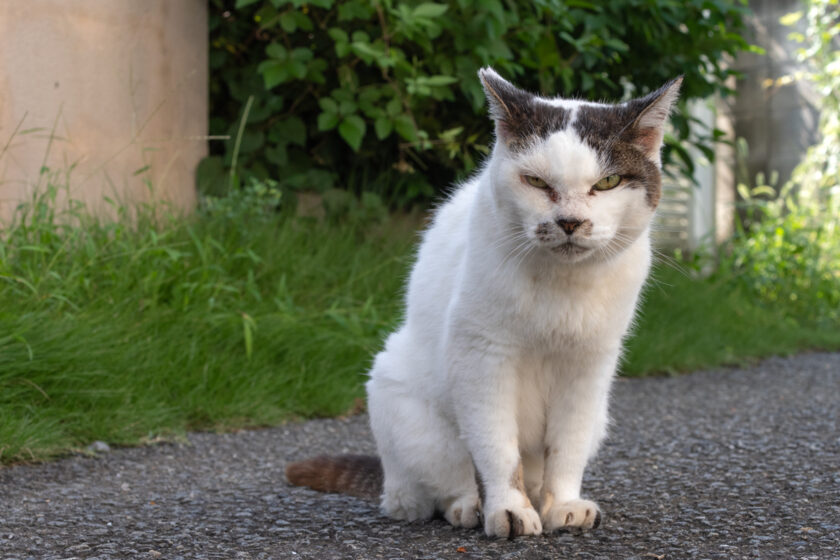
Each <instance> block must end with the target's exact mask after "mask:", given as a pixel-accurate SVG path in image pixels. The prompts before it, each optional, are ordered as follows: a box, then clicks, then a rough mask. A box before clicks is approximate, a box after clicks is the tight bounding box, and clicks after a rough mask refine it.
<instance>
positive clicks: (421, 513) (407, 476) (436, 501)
mask: <svg viewBox="0 0 840 560" xmlns="http://www.w3.org/2000/svg"><path fill="white" fill-rule="evenodd" d="M382 385H383V387H377V386H376V384H373V383H372V384H370V385H369V392H370V397H369V401H370V403H371V404H370V415H371V425H372V426H375V428H374V432H375V434H376V442H377V447H378V449H379V453H380V457H381V459H382V466H383V470H384V473H385V481H384V488H383V494H382V510H383V512H384V513H385V514H386V515H388V516H389V517H393V518H396V519H405V520H409V521H413V520H415V519H428V518H430V517H431V516H432V514H433V513H434V511H435V510H436V509H437V510H439V511H441V512H442V513H443V515H444V517H445V518H446V520H447V521H448V522H449V523H451V524H452V525H454V526H456V527H475V526H476V525H477V524H478V510H479V497H478V486H477V485H476V482H475V471H474V469H473V466H472V461H471V459H470V456H469V453H468V452H467V449H466V447H465V446H464V444H463V442H462V441H461V440H460V439H459V438H458V434H457V432H456V430H455V427H454V426H453V425H452V424H451V423H448V422H446V421H445V420H444V419H443V418H442V417H441V416H440V415H439V414H438V413H437V412H436V409H435V407H433V406H431V405H430V404H429V403H428V402H426V401H425V400H423V399H421V398H417V397H414V396H410V395H408V394H406V393H405V392H404V391H402V390H400V389H399V388H398V387H387V385H386V384H382Z"/></svg>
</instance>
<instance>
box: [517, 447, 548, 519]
mask: <svg viewBox="0 0 840 560" xmlns="http://www.w3.org/2000/svg"><path fill="white" fill-rule="evenodd" d="M544 465H545V459H544V455H543V453H542V451H540V452H538V453H530V452H527V451H523V452H522V467H523V470H524V471H525V473H524V478H525V494H526V495H527V496H528V499H529V500H531V503H532V504H533V505H534V506H536V505H537V504H539V503H540V495H541V493H542V485H543V473H544V470H545V469H544Z"/></svg>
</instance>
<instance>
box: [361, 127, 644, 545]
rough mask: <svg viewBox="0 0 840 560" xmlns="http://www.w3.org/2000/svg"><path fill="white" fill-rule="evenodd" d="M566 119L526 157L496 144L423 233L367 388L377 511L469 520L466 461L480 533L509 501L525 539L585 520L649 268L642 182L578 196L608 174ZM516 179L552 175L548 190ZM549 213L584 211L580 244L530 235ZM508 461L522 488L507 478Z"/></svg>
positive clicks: (502, 530)
mask: <svg viewBox="0 0 840 560" xmlns="http://www.w3.org/2000/svg"><path fill="white" fill-rule="evenodd" d="M573 130H574V129H573V128H572V127H567V128H566V130H565V131H561V132H558V133H554V134H552V135H551V136H550V137H548V138H547V139H546V140H545V141H542V142H540V143H539V144H538V145H536V146H534V147H533V148H532V149H531V150H530V151H528V152H527V153H525V154H512V153H509V152H508V151H507V148H506V147H505V145H504V143H503V142H497V143H496V146H495V148H494V151H493V154H492V157H491V158H490V160H489V162H488V164H487V165H486V167H485V168H484V169H483V171H482V172H481V173H480V174H479V175H478V176H477V177H475V178H473V179H472V180H471V181H469V182H467V183H466V184H464V185H462V186H461V187H460V188H459V189H458V190H457V191H456V192H455V193H454V194H453V195H452V197H451V198H450V200H449V201H448V202H446V203H445V204H444V205H443V206H442V207H441V208H440V209H439V210H438V212H437V215H436V216H435V219H434V222H433V224H432V226H431V227H430V228H429V230H428V231H427V232H426V234H425V236H424V239H423V243H422V245H421V247H420V250H419V255H418V258H417V263H416V265H415V266H414V269H413V272H412V274H411V280H410V284H409V288H408V294H407V312H406V317H405V322H404V323H403V324H402V326H401V327H400V328H399V329H398V330H397V331H396V332H395V333H393V334H392V335H391V336H390V337H389V338H388V340H387V342H386V344H385V348H384V350H382V352H381V353H380V354H379V355H378V356H377V357H376V360H375V362H374V365H373V368H372V370H371V372H370V376H371V378H370V380H369V381H368V383H367V391H368V400H369V404H368V406H369V410H370V418H371V426H372V428H373V433H374V436H375V438H376V443H377V446H378V450H379V454H380V456H381V458H382V463H383V466H384V470H385V485H384V492H383V495H382V509H383V511H384V513H385V514H387V515H389V516H391V517H394V518H398V519H408V520H413V519H421V518H428V517H429V516H431V515H432V513H433V511H434V510H435V509H438V510H441V511H443V512H444V514H445V516H446V518H447V520H449V521H450V523H452V524H453V525H463V526H475V525H476V524H477V523H478V520H479V518H478V517H477V515H476V510H477V509H478V507H479V498H478V488H477V485H476V482H475V480H476V479H475V471H474V465H475V468H477V469H478V471H479V475H480V477H481V480H482V481H483V483H484V487H485V490H486V496H485V501H484V503H483V504H481V508H482V510H483V517H484V528H485V531H486V532H487V534H488V535H491V536H506V535H507V534H508V532H509V531H510V530H511V528H510V527H509V523H508V520H509V519H510V518H511V517H510V515H508V512H510V514H511V515H512V516H513V518H514V519H518V520H520V521H521V523H522V530H523V532H524V533H525V534H539V533H540V532H541V531H543V530H546V531H547V530H553V529H556V528H558V527H563V526H581V527H591V526H592V524H593V522H594V518H595V515H596V514H597V512H598V509H597V508H598V506H597V505H596V504H594V503H593V502H590V501H587V500H581V499H580V487H581V480H582V477H583V472H584V468H585V466H586V463H587V461H588V459H589V458H590V457H591V456H592V455H593V454H594V453H595V452H596V450H597V449H598V446H599V444H600V442H601V440H602V439H603V438H604V436H605V434H606V430H607V424H608V418H607V399H608V393H609V389H610V384H611V382H612V379H613V376H614V374H615V369H616V364H617V362H618V359H619V354H620V352H621V344H622V338H623V336H624V335H625V333H626V332H627V330H628V327H629V325H630V322H631V320H632V317H633V314H634V310H635V307H636V303H637V299H638V295H639V291H640V289H641V287H642V284H643V282H644V280H645V277H646V276H647V273H648V269H649V266H650V261H651V255H650V244H649V238H648V226H649V223H650V219H651V217H652V214H653V210H652V209H651V208H650V207H649V206H648V204H647V203H646V200H645V189H644V188H629V187H626V188H617V189H614V190H612V191H608V192H599V193H596V194H594V195H593V194H590V191H591V186H592V185H593V184H594V183H595V182H597V181H598V180H599V179H600V178H601V177H603V176H605V175H606V174H608V173H610V172H611V171H610V170H609V169H603V168H602V166H601V163H600V162H599V158H598V157H597V155H596V154H595V153H594V152H593V151H592V150H591V149H590V148H589V147H588V146H587V145H586V144H585V143H583V142H582V141H581V139H580V138H578V137H577V135H576V133H575V132H574V131H573ZM523 174H524V175H536V176H539V177H541V178H543V179H544V180H546V181H547V182H549V183H550V184H551V185H553V186H555V187H556V188H557V189H558V191H559V193H560V197H559V201H555V202H552V201H551V200H550V199H549V197H548V196H547V195H546V193H545V192H544V191H542V190H540V189H537V188H534V187H532V186H530V185H528V184H526V183H525V182H523V180H522V179H521V176H522V175H523ZM563 216H568V217H575V218H578V219H589V220H591V221H592V229H591V233H590V234H589V235H587V236H583V237H582V238H580V239H579V240H577V242H578V243H579V245H580V246H582V247H585V248H587V252H585V253H583V254H567V253H563V252H559V253H558V252H555V251H552V249H551V248H552V247H554V246H556V245H557V244H558V243H560V242H561V241H563V240H564V239H565V235H566V234H565V233H564V232H562V230H560V229H559V228H555V229H553V230H551V232H550V233H549V234H548V235H543V236H542V239H541V238H540V236H538V235H537V234H536V228H537V226H538V225H539V224H544V223H547V222H548V223H551V224H554V222H555V220H556V219H557V218H560V217H563ZM575 235H577V234H575ZM520 461H522V465H523V467H524V482H525V487H526V490H527V497H526V496H524V495H523V494H522V493H521V492H520V491H519V490H517V488H516V487H515V484H514V481H515V473H516V471H517V466H518V465H519V463H520ZM538 512H539V513H538Z"/></svg>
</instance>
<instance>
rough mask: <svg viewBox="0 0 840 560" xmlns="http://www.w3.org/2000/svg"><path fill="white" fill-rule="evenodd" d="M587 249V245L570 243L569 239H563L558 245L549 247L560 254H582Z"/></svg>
mask: <svg viewBox="0 0 840 560" xmlns="http://www.w3.org/2000/svg"><path fill="white" fill-rule="evenodd" d="M588 251H589V247H584V246H583V245H578V244H577V243H572V242H571V241H564V242H563V243H560V244H559V245H555V246H553V247H551V252H552V253H559V254H561V255H569V256H571V255H582V254H583V253H586V252H588Z"/></svg>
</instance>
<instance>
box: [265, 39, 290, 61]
mask: <svg viewBox="0 0 840 560" xmlns="http://www.w3.org/2000/svg"><path fill="white" fill-rule="evenodd" d="M265 54H267V55H268V57H269V58H276V59H279V60H286V58H287V57H288V56H289V54H288V51H286V47H284V46H283V45H281V44H280V43H271V44H270V45H268V46H267V47H266V48H265Z"/></svg>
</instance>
